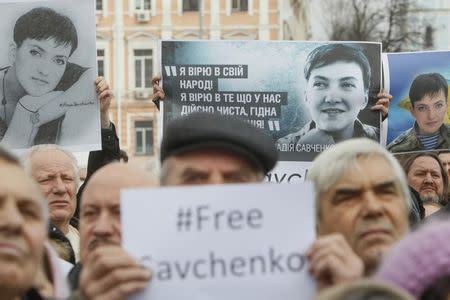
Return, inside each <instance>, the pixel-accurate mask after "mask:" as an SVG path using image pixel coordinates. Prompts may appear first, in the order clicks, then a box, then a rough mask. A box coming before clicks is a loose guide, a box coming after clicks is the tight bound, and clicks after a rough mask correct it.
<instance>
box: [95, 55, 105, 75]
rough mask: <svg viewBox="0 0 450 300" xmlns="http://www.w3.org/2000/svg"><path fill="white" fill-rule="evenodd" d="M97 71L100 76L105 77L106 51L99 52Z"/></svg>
mask: <svg viewBox="0 0 450 300" xmlns="http://www.w3.org/2000/svg"><path fill="white" fill-rule="evenodd" d="M97 70H98V76H103V77H104V76H105V50H104V49H98V50H97Z"/></svg>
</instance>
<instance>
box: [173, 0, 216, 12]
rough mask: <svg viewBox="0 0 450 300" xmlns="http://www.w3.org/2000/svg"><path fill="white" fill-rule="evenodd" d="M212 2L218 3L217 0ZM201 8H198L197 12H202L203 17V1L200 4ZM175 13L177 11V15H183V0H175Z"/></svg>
mask: <svg viewBox="0 0 450 300" xmlns="http://www.w3.org/2000/svg"><path fill="white" fill-rule="evenodd" d="M213 1H218V0H213ZM201 5H202V6H201V7H200V8H199V10H200V11H201V12H202V16H204V15H205V1H204V0H203V1H202V2H201ZM177 11H178V15H179V16H182V15H183V0H177Z"/></svg>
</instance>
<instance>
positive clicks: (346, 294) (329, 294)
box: [315, 279, 414, 300]
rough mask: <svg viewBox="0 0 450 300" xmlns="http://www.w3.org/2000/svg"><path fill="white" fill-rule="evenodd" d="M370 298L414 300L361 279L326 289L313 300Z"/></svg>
mask: <svg viewBox="0 0 450 300" xmlns="http://www.w3.org/2000/svg"><path fill="white" fill-rule="evenodd" d="M372 297H377V298H376V299H392V300H394V299H395V300H413V299H414V298H413V297H412V296H411V295H410V294H409V293H407V292H406V291H404V290H402V289H400V288H398V287H396V286H394V285H391V284H388V283H386V282H381V281H377V280H372V279H361V280H357V281H354V282H349V283H344V284H338V285H335V286H333V287H331V288H329V289H326V290H325V291H323V292H321V293H320V295H319V296H318V297H317V298H316V299H315V300H348V299H352V300H353V299H355V300H356V299H358V300H362V299H372Z"/></svg>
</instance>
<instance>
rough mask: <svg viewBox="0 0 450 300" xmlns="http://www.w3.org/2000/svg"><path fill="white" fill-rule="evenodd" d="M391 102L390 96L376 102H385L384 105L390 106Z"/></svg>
mask: <svg viewBox="0 0 450 300" xmlns="http://www.w3.org/2000/svg"><path fill="white" fill-rule="evenodd" d="M389 103H390V99H388V98H380V99H378V101H377V103H376V104H383V105H387V106H389Z"/></svg>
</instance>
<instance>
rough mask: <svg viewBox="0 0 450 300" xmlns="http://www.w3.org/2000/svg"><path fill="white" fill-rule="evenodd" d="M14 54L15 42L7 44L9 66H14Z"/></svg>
mask: <svg viewBox="0 0 450 300" xmlns="http://www.w3.org/2000/svg"><path fill="white" fill-rule="evenodd" d="M16 52H17V45H16V43H15V42H11V43H10V44H9V54H8V58H9V63H10V64H11V65H12V64H14V62H15V61H16Z"/></svg>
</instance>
